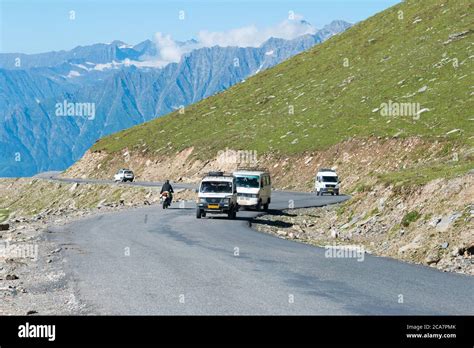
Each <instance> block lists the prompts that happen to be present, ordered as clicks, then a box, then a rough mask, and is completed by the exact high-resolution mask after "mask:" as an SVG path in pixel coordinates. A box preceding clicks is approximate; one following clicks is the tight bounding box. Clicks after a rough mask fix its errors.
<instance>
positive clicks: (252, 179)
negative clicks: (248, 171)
mask: <svg viewBox="0 0 474 348" xmlns="http://www.w3.org/2000/svg"><path fill="white" fill-rule="evenodd" d="M236 185H237V187H245V188H259V187H260V177H259V176H258V175H242V176H237V177H236Z"/></svg>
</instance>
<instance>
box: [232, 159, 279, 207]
mask: <svg viewBox="0 0 474 348" xmlns="http://www.w3.org/2000/svg"><path fill="white" fill-rule="evenodd" d="M233 175H234V177H235V181H236V185H237V203H238V204H239V206H240V207H244V208H255V209H257V210H261V209H262V208H263V209H264V210H268V206H269V204H270V203H271V201H272V180H271V178H270V173H269V172H268V171H267V170H266V169H258V168H238V169H237V171H235V172H234V173H233Z"/></svg>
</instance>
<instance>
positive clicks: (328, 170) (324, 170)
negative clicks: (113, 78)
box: [319, 168, 336, 173]
mask: <svg viewBox="0 0 474 348" xmlns="http://www.w3.org/2000/svg"><path fill="white" fill-rule="evenodd" d="M319 171H320V172H334V173H335V172H336V171H335V170H334V169H331V168H319Z"/></svg>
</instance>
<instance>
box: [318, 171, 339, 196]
mask: <svg viewBox="0 0 474 348" xmlns="http://www.w3.org/2000/svg"><path fill="white" fill-rule="evenodd" d="M340 183H341V181H340V180H339V178H338V176H337V173H336V171H335V170H332V169H327V168H321V169H319V171H318V173H317V174H316V179H315V182H314V190H315V191H316V195H318V196H322V195H323V194H325V193H330V194H331V195H333V196H334V195H339V190H340Z"/></svg>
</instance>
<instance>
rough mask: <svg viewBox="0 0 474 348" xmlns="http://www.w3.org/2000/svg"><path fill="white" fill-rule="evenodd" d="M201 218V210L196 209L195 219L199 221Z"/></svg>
mask: <svg viewBox="0 0 474 348" xmlns="http://www.w3.org/2000/svg"><path fill="white" fill-rule="evenodd" d="M201 216H202V213H201V209H199V208H197V209H196V218H197V219H200V218H201Z"/></svg>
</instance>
